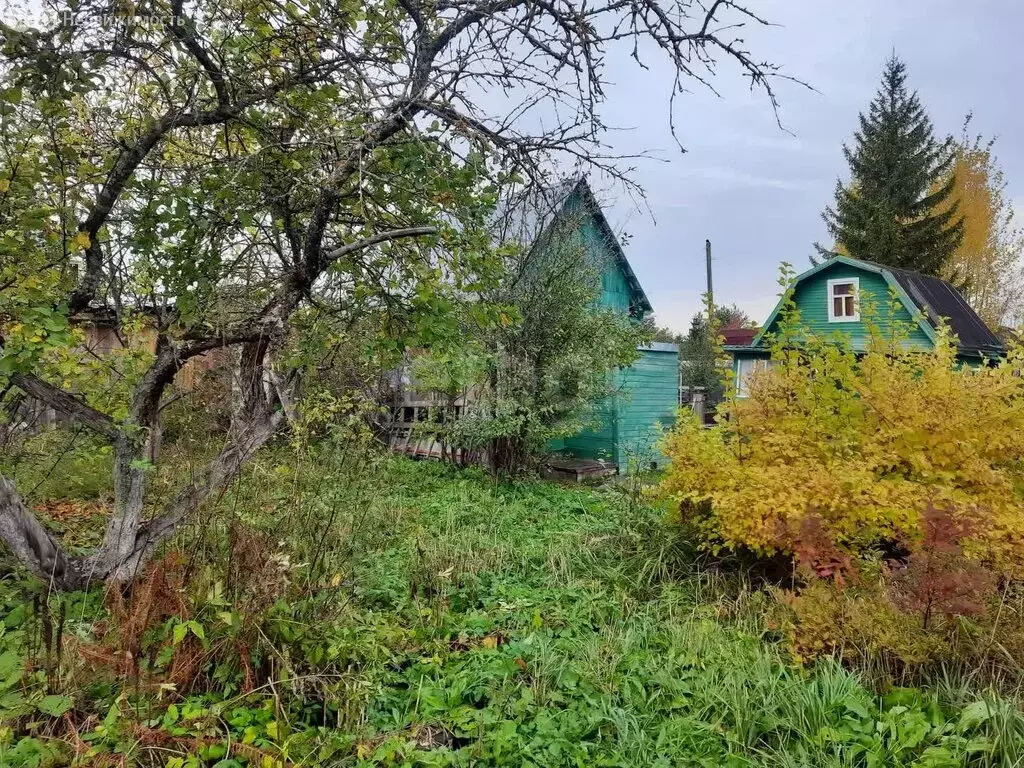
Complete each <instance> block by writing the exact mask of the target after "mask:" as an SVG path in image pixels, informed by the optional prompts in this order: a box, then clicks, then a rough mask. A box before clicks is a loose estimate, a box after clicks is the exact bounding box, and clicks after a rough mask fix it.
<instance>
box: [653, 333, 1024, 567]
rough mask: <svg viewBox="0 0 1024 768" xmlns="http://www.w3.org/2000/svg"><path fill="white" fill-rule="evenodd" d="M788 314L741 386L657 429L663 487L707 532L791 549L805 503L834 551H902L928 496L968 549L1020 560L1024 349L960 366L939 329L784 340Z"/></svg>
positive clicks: (1010, 563)
mask: <svg viewBox="0 0 1024 768" xmlns="http://www.w3.org/2000/svg"><path fill="white" fill-rule="evenodd" d="M793 321H794V318H793V317H792V316H791V317H789V318H787V321H786V322H787V323H789V324H790V325H788V326H786V325H784V330H783V331H781V332H780V333H779V335H778V336H777V337H776V338H775V339H774V340H773V342H772V359H773V361H774V365H773V366H772V367H771V368H770V369H769V370H766V371H764V372H761V373H759V374H757V375H755V376H754V377H753V378H752V381H751V383H750V387H749V395H750V396H749V397H748V398H745V399H737V398H735V397H734V398H731V399H730V400H729V401H728V402H727V403H725V404H724V405H723V406H722V408H721V409H720V414H719V417H718V425H717V426H716V427H714V428H712V429H703V428H702V427H701V426H700V425H699V424H698V423H697V422H696V420H695V419H692V418H691V419H686V418H682V419H680V421H679V424H678V426H677V427H676V428H675V429H674V430H673V431H672V432H670V433H669V434H668V435H667V437H666V438H665V440H664V444H663V446H662V450H663V451H664V453H665V454H666V455H667V456H668V457H669V458H670V460H671V466H670V469H669V470H668V472H667V474H666V476H665V479H664V481H663V482H662V484H661V492H662V493H663V494H665V495H667V496H669V497H671V498H673V499H674V500H676V501H677V502H678V503H680V508H681V509H685V510H692V512H691V513H689V514H690V517H692V518H693V520H694V522H695V523H696V524H697V525H698V527H699V528H700V530H701V533H702V536H703V538H704V541H705V546H706V547H708V548H709V549H711V550H713V551H719V550H721V549H731V550H749V551H752V552H753V553H755V554H757V555H760V556H769V555H774V554H778V553H787V554H794V553H796V552H797V550H798V549H799V548H800V542H801V540H802V539H803V538H806V533H807V530H806V529H807V524H806V520H807V519H808V518H809V517H813V518H815V519H816V520H817V521H820V525H818V526H816V527H818V528H820V530H817V531H815V536H816V538H818V539H819V540H820V542H821V546H825V547H831V548H834V549H835V551H836V553H838V554H839V555H840V561H841V559H842V558H841V556H842V555H853V556H860V555H864V554H869V553H872V552H877V551H884V552H887V553H890V554H891V553H895V552H900V551H904V552H905V551H911V552H912V551H913V550H914V549H915V547H916V546H918V544H919V543H920V541H921V539H922V537H923V536H924V535H925V529H924V526H923V520H924V515H925V510H926V508H927V507H928V505H929V503H930V504H932V505H933V507H934V508H936V509H942V510H946V511H947V514H948V515H949V516H950V518H949V519H950V521H952V522H953V523H954V524H955V525H957V526H959V527H961V528H963V529H964V530H965V531H967V532H968V535H966V536H964V538H963V542H962V545H961V546H962V553H963V556H964V557H966V558H967V559H969V560H973V561H976V562H981V563H984V564H985V565H987V566H988V567H990V568H992V569H994V570H996V571H998V572H1000V573H1001V574H1004V575H1008V576H1012V577H1019V576H1021V575H1022V574H1024V546H1022V545H1024V503H1022V502H1024V462H1022V459H1024V407H1022V405H1024V379H1022V378H1021V377H1020V376H1019V375H1018V372H1019V371H1020V370H1021V368H1024V352H1022V351H1021V350H1020V349H1013V350H1012V351H1011V352H1010V354H1009V356H1008V357H1007V358H1006V359H1005V360H1003V361H1001V362H1000V363H999V364H998V365H993V366H991V367H980V368H971V367H969V366H966V365H962V364H960V363H958V361H957V358H956V343H955V340H954V338H952V337H950V336H949V335H948V333H946V332H945V331H940V332H939V334H938V335H939V339H938V342H937V344H936V345H935V348H934V350H933V351H928V352H924V351H915V350H912V349H910V348H908V345H907V343H906V335H905V333H903V332H901V331H900V330H899V329H896V330H894V331H892V332H889V333H888V335H883V334H882V333H881V332H880V331H879V330H878V329H877V328H875V327H873V326H870V324H869V327H870V329H871V332H870V334H869V340H868V346H867V351H866V352H863V353H860V352H855V351H854V350H853V349H852V348H850V346H849V345H848V344H846V343H844V342H843V341H842V340H841V339H839V338H836V339H814V338H806V337H804V338H801V339H800V343H799V344H794V343H793V342H794V339H793V333H792V332H789V331H787V330H785V329H786V328H787V327H793V325H792V324H793ZM836 565H838V564H836Z"/></svg>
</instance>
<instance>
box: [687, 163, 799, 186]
mask: <svg viewBox="0 0 1024 768" xmlns="http://www.w3.org/2000/svg"><path fill="white" fill-rule="evenodd" d="M680 175H681V176H683V177H690V178H697V179H704V180H706V181H715V182H720V183H721V184H722V185H723V186H727V187H768V188H770V189H781V190H786V191H791V192H803V191H806V190H808V189H813V188H814V187H815V185H816V183H815V182H813V181H810V180H806V179H791V178H776V177H772V176H760V175H756V174H753V173H747V172H746V171H741V170H737V169H736V168H726V167H722V166H710V167H704V168H689V169H685V170H683V171H682V173H681V174H680Z"/></svg>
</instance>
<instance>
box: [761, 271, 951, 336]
mask: <svg viewBox="0 0 1024 768" xmlns="http://www.w3.org/2000/svg"><path fill="white" fill-rule="evenodd" d="M853 277H855V278H857V279H858V280H859V281H860V292H861V295H862V296H863V295H865V294H869V295H870V297H871V299H872V300H873V301H874V303H875V305H876V307H877V317H876V318H874V322H875V323H876V324H877V325H878V326H879V328H881V330H882V331H883V333H884V332H887V331H889V330H891V329H892V323H893V315H891V314H890V313H889V304H890V297H889V285H888V283H886V282H885V278H884V277H882V276H881V275H878V274H875V273H874V272H868V271H866V270H860V269H856V268H854V267H851V266H849V265H846V264H836V265H835V266H833V267H830V268H829V269H824V270H822V271H821V272H818V273H817V274H815V275H811V276H810V277H809V278H807V279H806V280H804V281H803V282H801V283H800V284H799V285H798V286H797V288H796V293H795V295H794V297H793V298H794V301H796V305H797V307H799V309H800V324H801V326H803V327H805V328H807V329H808V330H810V331H811V332H813V333H814V334H815V335H818V336H829V335H832V334H833V333H835V332H836V331H839V332H840V333H842V334H844V335H846V336H848V337H849V338H850V340H851V341H852V342H853V346H854V349H865V348H866V346H867V337H868V333H867V327H866V326H865V324H864V322H863V320H861V321H857V322H844V323H830V322H829V321H828V281H829V280H836V279H842V278H853ZM895 317H896V318H898V319H899V320H900V321H902V322H904V323H911V322H913V325H914V328H913V331H912V332H911V334H910V338H909V340H908V344H909V345H910V346H913V347H918V348H920V349H931V348H932V342H931V340H930V339H929V338H928V336H927V335H926V334H925V332H924V331H922V330H921V328H920V327H919V326H918V325H917V323H916V322H915V321H914V320H913V318H912V317H911V315H910V313H909V312H908V311H907V309H906V308H905V307H904V306H903V305H902V304H900V306H899V307H898V309H897V311H896V314H895ZM768 330H771V331H774V330H777V323H772V327H771V328H770V329H768Z"/></svg>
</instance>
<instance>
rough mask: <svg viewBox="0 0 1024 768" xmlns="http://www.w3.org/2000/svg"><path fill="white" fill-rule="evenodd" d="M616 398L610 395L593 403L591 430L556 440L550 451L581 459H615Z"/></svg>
mask: <svg viewBox="0 0 1024 768" xmlns="http://www.w3.org/2000/svg"><path fill="white" fill-rule="evenodd" d="M615 401H616V396H615V395H610V396H609V397H606V398H603V399H601V400H600V401H598V402H596V403H594V405H593V406H592V407H593V411H592V412H591V414H590V415H591V417H592V418H593V419H594V420H595V421H596V423H595V425H594V427H593V428H591V429H585V430H583V431H582V432H580V433H579V434H577V435H573V436H571V437H567V438H565V439H563V440H558V441H555V442H554V443H552V445H551V446H550V448H551V450H552V451H555V452H558V453H567V454H571V455H573V456H576V457H579V458H581V459H604V460H606V461H617V459H616V445H617V442H616V421H615V413H616V402H615Z"/></svg>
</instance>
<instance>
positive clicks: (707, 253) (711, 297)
mask: <svg viewBox="0 0 1024 768" xmlns="http://www.w3.org/2000/svg"><path fill="white" fill-rule="evenodd" d="M704 257H705V260H706V261H707V267H708V327H709V328H710V327H711V325H712V324H713V323H714V322H715V318H714V314H715V293H714V290H713V289H712V287H711V240H705V241H704Z"/></svg>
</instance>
